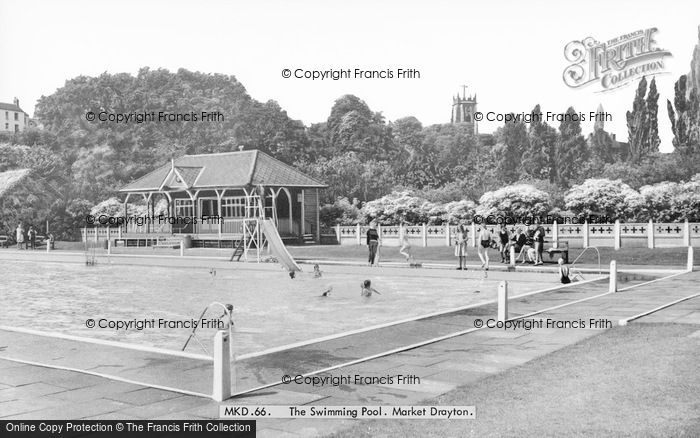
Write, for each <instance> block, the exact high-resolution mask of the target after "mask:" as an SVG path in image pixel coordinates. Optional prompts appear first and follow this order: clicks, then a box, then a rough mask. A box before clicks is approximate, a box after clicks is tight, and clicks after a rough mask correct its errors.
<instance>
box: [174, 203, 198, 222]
mask: <svg viewBox="0 0 700 438" xmlns="http://www.w3.org/2000/svg"><path fill="white" fill-rule="evenodd" d="M175 217H189V218H191V217H194V203H193V202H192V200H191V199H176V200H175Z"/></svg>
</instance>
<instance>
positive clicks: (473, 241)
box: [469, 222, 476, 248]
mask: <svg viewBox="0 0 700 438" xmlns="http://www.w3.org/2000/svg"><path fill="white" fill-rule="evenodd" d="M470 231H471V235H470V236H469V243H471V246H472V248H476V224H475V223H474V222H472V226H471V230H470Z"/></svg>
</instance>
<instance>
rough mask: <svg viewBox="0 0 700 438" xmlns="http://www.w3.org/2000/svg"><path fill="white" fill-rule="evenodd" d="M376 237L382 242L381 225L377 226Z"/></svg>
mask: <svg viewBox="0 0 700 438" xmlns="http://www.w3.org/2000/svg"><path fill="white" fill-rule="evenodd" d="M377 236H379V241H380V242H381V241H382V224H377Z"/></svg>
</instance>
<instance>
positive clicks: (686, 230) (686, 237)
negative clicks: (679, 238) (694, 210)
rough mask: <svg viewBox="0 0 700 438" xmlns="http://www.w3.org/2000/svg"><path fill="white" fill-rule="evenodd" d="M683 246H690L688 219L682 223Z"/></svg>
mask: <svg viewBox="0 0 700 438" xmlns="http://www.w3.org/2000/svg"><path fill="white" fill-rule="evenodd" d="M683 246H690V223H688V219H686V220H685V223H684V224H683Z"/></svg>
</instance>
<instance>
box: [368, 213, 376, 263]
mask: <svg viewBox="0 0 700 438" xmlns="http://www.w3.org/2000/svg"><path fill="white" fill-rule="evenodd" d="M367 247H368V248H369V260H368V262H369V265H370V266H372V265H374V261H375V259H376V258H377V248H379V232H377V228H376V225H374V223H371V224H370V225H369V230H367Z"/></svg>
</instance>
